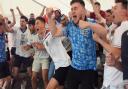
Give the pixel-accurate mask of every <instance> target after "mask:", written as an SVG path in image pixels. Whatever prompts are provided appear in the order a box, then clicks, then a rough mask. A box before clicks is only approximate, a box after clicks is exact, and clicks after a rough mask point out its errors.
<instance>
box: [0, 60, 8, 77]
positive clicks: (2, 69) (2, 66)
mask: <svg viewBox="0 0 128 89" xmlns="http://www.w3.org/2000/svg"><path fill="white" fill-rule="evenodd" d="M8 76H10V70H9V64H8V62H0V79H2V78H5V77H8Z"/></svg>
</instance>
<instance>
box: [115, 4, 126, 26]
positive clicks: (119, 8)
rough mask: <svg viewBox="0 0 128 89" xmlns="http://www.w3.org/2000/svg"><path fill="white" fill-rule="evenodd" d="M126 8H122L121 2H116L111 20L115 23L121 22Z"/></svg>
mask: <svg viewBox="0 0 128 89" xmlns="http://www.w3.org/2000/svg"><path fill="white" fill-rule="evenodd" d="M126 13H127V12H126V10H125V9H124V8H123V6H122V4H121V3H116V5H115V6H114V7H113V16H114V19H113V22H114V23H115V24H118V23H121V22H122V20H123V19H124V17H125V16H126Z"/></svg>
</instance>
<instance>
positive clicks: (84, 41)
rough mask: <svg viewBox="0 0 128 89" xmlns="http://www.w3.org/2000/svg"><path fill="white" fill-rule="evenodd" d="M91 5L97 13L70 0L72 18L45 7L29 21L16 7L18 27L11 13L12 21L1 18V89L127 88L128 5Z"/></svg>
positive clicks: (126, 0)
mask: <svg viewBox="0 0 128 89" xmlns="http://www.w3.org/2000/svg"><path fill="white" fill-rule="evenodd" d="M90 3H91V5H92V7H93V12H91V11H88V10H87V9H86V8H85V5H86V3H84V1H83V0H71V2H70V6H71V11H70V12H69V15H68V16H66V15H64V14H62V12H61V10H60V9H54V8H49V7H44V8H43V10H42V12H41V14H40V15H39V16H37V17H36V16H35V14H34V13H31V14H30V17H29V19H28V18H27V17H26V15H24V13H23V12H22V11H21V10H20V8H19V7H16V9H17V11H18V12H19V15H20V24H19V27H17V26H15V24H16V22H17V21H16V18H15V12H14V10H13V9H10V11H11V14H12V17H13V21H10V20H9V19H8V18H7V17H4V16H2V15H0V89H40V88H39V83H41V85H43V87H42V89H128V66H127V65H128V64H127V63H128V0H115V6H113V7H112V8H111V9H108V10H106V11H103V10H102V9H101V4H100V3H99V2H97V1H94V0H90ZM9 35H11V36H12V38H11V39H9V37H10V36H9ZM10 41H11V42H12V43H13V44H12V47H9V46H8V45H9V42H10ZM41 80H42V81H41ZM99 80H100V81H99ZM16 83H19V84H20V85H18V86H17V87H16V88H15V85H16Z"/></svg>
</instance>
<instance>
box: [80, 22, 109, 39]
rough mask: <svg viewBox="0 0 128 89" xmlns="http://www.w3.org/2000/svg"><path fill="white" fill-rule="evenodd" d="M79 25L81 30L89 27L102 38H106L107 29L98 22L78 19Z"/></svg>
mask: <svg viewBox="0 0 128 89" xmlns="http://www.w3.org/2000/svg"><path fill="white" fill-rule="evenodd" d="M79 27H80V28H81V29H82V30H84V29H85V28H91V29H92V30H93V32H95V33H96V34H97V35H99V36H100V37H101V38H102V39H105V38H106V35H107V30H106V29H105V28H104V27H103V26H101V25H100V24H97V23H91V22H86V21H83V20H80V21H79Z"/></svg>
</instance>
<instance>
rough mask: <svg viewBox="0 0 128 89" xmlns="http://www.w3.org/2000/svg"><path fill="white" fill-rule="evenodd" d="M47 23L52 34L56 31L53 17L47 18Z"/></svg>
mask: <svg viewBox="0 0 128 89" xmlns="http://www.w3.org/2000/svg"><path fill="white" fill-rule="evenodd" d="M48 24H49V29H50V30H51V34H52V35H53V36H54V35H55V34H56V32H57V27H56V21H55V19H52V18H49V19H48Z"/></svg>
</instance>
